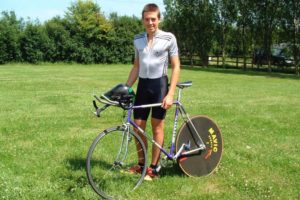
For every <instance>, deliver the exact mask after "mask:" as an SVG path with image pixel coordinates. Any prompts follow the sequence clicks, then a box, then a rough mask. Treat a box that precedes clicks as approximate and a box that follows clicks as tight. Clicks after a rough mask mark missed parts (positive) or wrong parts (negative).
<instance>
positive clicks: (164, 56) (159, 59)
mask: <svg viewBox="0 0 300 200" xmlns="http://www.w3.org/2000/svg"><path fill="white" fill-rule="evenodd" d="M147 43H148V39H147V33H142V34H139V35H136V36H135V38H134V48H135V58H138V59H139V77H140V78H150V79H155V78H160V77H162V76H166V75H167V69H168V64H169V57H172V56H178V47H177V42H176V38H175V36H174V35H173V34H172V33H169V32H165V31H162V30H157V31H156V32H155V33H154V35H153V42H152V47H150V48H149V47H148V46H147Z"/></svg>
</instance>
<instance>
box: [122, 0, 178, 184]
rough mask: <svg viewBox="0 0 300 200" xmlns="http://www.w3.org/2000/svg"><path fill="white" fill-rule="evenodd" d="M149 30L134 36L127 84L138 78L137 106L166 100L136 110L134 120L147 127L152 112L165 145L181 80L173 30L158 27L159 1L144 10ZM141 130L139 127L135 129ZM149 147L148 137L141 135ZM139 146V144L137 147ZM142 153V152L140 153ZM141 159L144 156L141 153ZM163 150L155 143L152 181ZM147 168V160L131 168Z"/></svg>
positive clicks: (158, 137) (154, 126)
mask: <svg viewBox="0 0 300 200" xmlns="http://www.w3.org/2000/svg"><path fill="white" fill-rule="evenodd" d="M142 21H143V25H144V27H145V29H146V32H145V33H142V34H139V35H136V36H135V38H134V48H135V58H134V64H133V67H132V69H131V71H130V74H129V77H128V80H127V85H128V86H132V85H133V84H134V83H135V81H136V80H137V78H139V81H138V87H137V93H136V100H135V105H143V104H152V103H162V106H161V107H153V108H151V109H150V108H143V109H135V110H134V121H135V123H136V124H137V125H138V126H139V127H141V128H142V129H143V130H145V128H146V122H147V119H148V116H149V113H150V110H152V112H151V125H152V132H153V139H154V140H155V141H156V142H157V143H158V144H159V145H161V146H163V143H164V118H165V115H166V110H167V109H169V108H170V107H171V106H172V104H173V97H174V93H175V89H176V84H177V81H178V79H179V73H180V61H179V55H178V47H177V42H176V38H175V36H174V35H173V34H172V33H169V32H164V31H162V30H160V29H159V28H158V25H159V23H160V10H159V7H158V6H157V5H156V4H147V5H146V6H145V7H144V9H143V12H142ZM169 59H170V62H171V66H172V74H171V81H170V86H169V87H168V77H167V69H168V64H169ZM135 131H136V132H137V133H138V130H135ZM139 135H140V136H141V138H142V140H143V141H144V142H145V145H146V147H147V140H146V139H145V137H144V136H142V135H141V134H139ZM137 148H138V147H137ZM138 154H139V153H138ZM138 156H139V158H141V155H138ZM159 157H160V149H159V148H157V147H156V146H154V145H153V148H152V160H151V165H150V167H149V168H147V175H146V177H145V180H152V178H155V177H157V176H158V173H157V172H158V170H157V165H158V161H159ZM143 167H145V166H144V161H143V160H140V159H139V163H138V165H136V166H133V167H132V168H131V169H130V172H132V173H140V172H141V169H142V168H143Z"/></svg>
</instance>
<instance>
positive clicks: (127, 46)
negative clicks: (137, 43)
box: [108, 13, 144, 63]
mask: <svg viewBox="0 0 300 200" xmlns="http://www.w3.org/2000/svg"><path fill="white" fill-rule="evenodd" d="M109 20H110V22H111V24H112V27H113V28H112V31H111V33H110V37H109V40H108V42H109V47H110V52H111V56H110V57H111V62H114V63H130V62H132V58H133V54H134V51H133V38H134V35H136V34H138V33H141V32H142V31H144V28H143V25H142V22H141V20H140V19H138V18H137V17H128V16H118V15H117V13H111V15H110V18H109Z"/></svg>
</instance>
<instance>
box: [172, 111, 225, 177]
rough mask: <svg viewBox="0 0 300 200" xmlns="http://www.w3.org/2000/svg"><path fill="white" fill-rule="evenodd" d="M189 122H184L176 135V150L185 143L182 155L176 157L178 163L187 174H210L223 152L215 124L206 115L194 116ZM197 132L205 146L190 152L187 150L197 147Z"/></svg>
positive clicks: (219, 134) (221, 140)
mask: <svg viewBox="0 0 300 200" xmlns="http://www.w3.org/2000/svg"><path fill="white" fill-rule="evenodd" d="M191 121H192V123H191V122H185V123H184V124H183V125H182V126H181V128H180V130H179V132H178V134H177V137H176V152H178V151H179V149H180V147H181V146H182V144H186V145H187V146H189V147H186V148H185V150H184V152H183V155H182V156H180V157H179V158H178V160H177V161H178V164H179V166H180V168H181V169H182V171H183V172H184V173H185V174H187V175H188V176H206V175H209V174H211V173H212V172H213V171H214V170H215V169H216V167H217V166H218V165H219V163H220V160H221V157H222V152H223V139H222V135H221V131H220V129H219V128H218V126H217V124H216V123H215V122H214V121H213V120H211V119H210V118H208V117H206V116H194V117H192V118H191ZM192 124H193V125H194V127H195V128H196V130H197V132H198V134H199V135H200V137H201V138H202V140H203V143H204V144H205V146H206V149H205V150H198V151H195V152H192V153H191V154H185V153H187V152H188V151H191V150H193V149H196V148H198V145H197V143H198V144H199V139H198V136H197V134H196V132H195V128H193V126H192Z"/></svg>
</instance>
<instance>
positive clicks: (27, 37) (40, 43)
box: [20, 22, 49, 63]
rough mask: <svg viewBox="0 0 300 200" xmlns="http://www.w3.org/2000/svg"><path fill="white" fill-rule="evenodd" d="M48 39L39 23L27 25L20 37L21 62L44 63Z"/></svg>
mask: <svg viewBox="0 0 300 200" xmlns="http://www.w3.org/2000/svg"><path fill="white" fill-rule="evenodd" d="M48 45H49V38H48V36H47V34H46V31H45V29H44V28H43V27H42V26H41V25H40V24H39V23H37V22H36V23H32V22H30V23H27V25H26V28H25V30H24V32H23V34H22V36H21V37H20V49H21V54H22V60H23V61H25V62H29V63H38V62H42V61H45V60H44V56H45V54H46V53H47V51H48V50H49V48H48V47H49V46H48Z"/></svg>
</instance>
